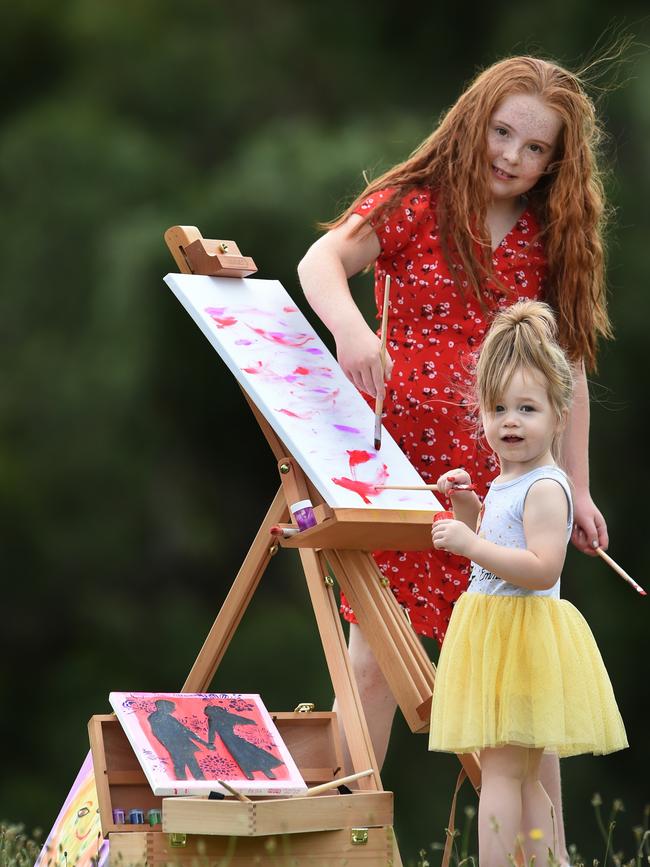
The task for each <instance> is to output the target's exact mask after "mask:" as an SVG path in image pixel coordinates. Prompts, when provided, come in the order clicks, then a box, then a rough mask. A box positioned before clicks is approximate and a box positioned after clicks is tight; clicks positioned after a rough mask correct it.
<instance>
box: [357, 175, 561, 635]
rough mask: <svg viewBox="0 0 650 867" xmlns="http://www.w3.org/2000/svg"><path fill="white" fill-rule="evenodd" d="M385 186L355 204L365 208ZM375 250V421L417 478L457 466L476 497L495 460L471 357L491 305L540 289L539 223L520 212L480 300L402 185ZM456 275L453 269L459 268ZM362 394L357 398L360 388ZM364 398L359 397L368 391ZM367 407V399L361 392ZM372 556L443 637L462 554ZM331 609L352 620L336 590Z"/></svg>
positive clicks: (418, 620) (464, 569)
mask: <svg viewBox="0 0 650 867" xmlns="http://www.w3.org/2000/svg"><path fill="white" fill-rule="evenodd" d="M390 194H391V191H390V190H383V191H380V192H378V193H374V194H373V195H372V196H370V197H369V198H368V199H366V200H365V201H364V202H362V204H361V205H359V207H358V208H357V209H356V213H358V214H361V215H362V216H365V215H366V214H368V213H369V212H372V210H373V209H374V208H375V207H376V206H377V205H378V204H379V203H380V202H381V201H383V200H385V199H386V198H387V197H389V196H390ZM373 227H374V229H375V232H376V233H377V237H378V239H379V243H380V245H381V253H380V255H379V257H378V259H377V262H376V265H375V299H376V303H377V309H378V314H377V318H378V319H380V318H381V312H382V311H381V309H380V307H381V305H382V303H383V294H384V280H385V277H386V275H387V274H389V275H390V278H391V289H390V302H389V303H390V310H389V316H388V350H389V352H390V355H391V358H392V359H393V361H394V367H393V373H392V377H391V380H390V382H389V383H388V386H387V390H386V397H385V400H384V418H383V424H384V427H385V428H386V430H388V431H389V432H390V434H391V435H392V437H393V438H394V439H395V441H396V442H397V443H398V445H399V446H400V448H401V449H402V451H403V452H404V453H405V454H406V456H407V457H408V459H409V460H410V461H411V463H412V464H413V465H414V466H415V467H416V469H417V470H418V472H419V473H420V475H421V476H422V478H423V479H424V480H425V481H426V482H430V483H431V482H435V481H436V480H437V479H438V477H439V476H440V475H441V474H442V473H444V472H446V471H447V470H449V469H452V468H456V467H463V468H464V469H466V470H467V471H468V472H469V474H470V475H471V477H472V481H473V482H474V483H475V484H476V486H477V493H478V494H479V496H480V497H481V498H482V497H484V496H485V494H486V492H487V488H488V485H489V483H490V482H491V481H492V479H493V478H494V477H495V476H496V475H497V471H498V464H497V461H496V458H495V456H494V455H493V454H492V452H491V451H490V450H489V448H488V447H487V445H486V444H484V443H482V442H480V441H479V440H478V438H477V435H476V426H475V419H474V417H473V415H472V412H471V410H470V409H469V408H468V406H467V397H466V396H467V393H468V389H469V387H470V386H471V382H472V380H471V374H470V370H471V365H472V359H473V357H474V356H475V353H476V350H477V349H478V347H479V346H480V344H481V342H482V340H483V338H484V336H485V333H486V330H487V328H488V327H489V324H490V321H491V318H492V316H493V315H494V313H495V312H497V311H498V310H500V309H503V308H504V307H507V306H509V305H510V304H513V303H514V302H515V301H518V300H522V299H539V298H540V297H541V296H542V295H543V285H544V280H545V276H546V257H545V254H544V249H543V246H542V243H541V242H540V241H539V240H538V236H539V234H540V226H539V223H538V222H537V220H536V219H535V217H534V216H533V214H532V212H531V211H530V210H525V211H524V213H523V214H522V215H521V217H520V218H519V220H518V221H517V223H516V224H515V226H514V227H513V228H512V229H511V231H510V232H509V233H508V234H507V235H506V237H505V238H504V239H503V240H502V241H501V243H500V244H499V246H498V247H497V248H496V250H495V251H494V253H493V258H492V264H493V267H494V272H495V274H496V275H497V277H498V282H497V281H494V280H486V281H485V283H484V286H483V289H482V294H483V300H484V304H483V306H482V305H481V304H479V302H478V300H477V298H476V295H475V294H474V292H473V290H472V289H471V288H469V287H467V288H466V289H465V292H464V295H463V294H461V292H460V291H459V290H458V288H457V287H456V286H455V284H454V281H453V279H452V277H451V273H450V271H449V268H448V266H447V263H446V262H445V259H444V255H443V252H442V249H441V246H440V239H439V235H438V226H437V219H436V209H435V198H434V196H433V195H432V193H431V192H430V191H429V190H426V189H414V190H411V192H409V193H408V194H407V195H406V196H404V198H403V199H402V201H401V203H400V205H399V206H398V208H397V209H396V210H395V211H393V212H392V213H391V214H390V215H389V216H388V218H386V219H381V220H379V222H378V223H376V224H373ZM459 274H460V276H461V279H462V274H463V272H462V271H459ZM366 397H367V396H366ZM368 399H369V398H368ZM369 402H370V404H371V406H373V407H374V400H370V399H369ZM373 556H374V558H375V560H376V562H377V565H378V566H379V568H380V570H381V572H382V574H383V575H384V576H386V577H387V578H388V579H389V581H390V585H391V588H392V590H393V593H394V594H395V596H396V597H397V600H398V602H399V603H400V604H401V605H402V606H403V607H404V608H405V609H406V610H407V612H408V614H409V617H410V620H411V623H412V624H413V627H414V629H415V630H416V632H417V633H418V634H420V635H427V636H429V637H433V638H436V639H437V640H438V641H439V642H440V643H442V640H443V638H444V636H445V631H446V629H447V624H448V623H449V618H450V616H451V610H452V606H453V603H454V602H455V601H456V599H458V597H459V596H460V594H461V593H462V592H463V590H465V588H466V587H467V581H468V574H469V568H468V567H469V562H468V561H467V560H465V559H464V558H461V557H457V556H455V555H453V554H448V553H445V552H442V551H436V550H435V549H433V548H432V549H430V550H428V551H376V552H374V555H373ZM341 612H342V614H343V616H344V617H345V619H346V620H349V621H350V622H356V620H355V618H354V614H353V612H352V610H351V609H350V607H349V606H348V604H347V602H346V600H345V597H344V596H342V597H341Z"/></svg>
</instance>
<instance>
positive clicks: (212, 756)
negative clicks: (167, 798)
mask: <svg viewBox="0 0 650 867" xmlns="http://www.w3.org/2000/svg"><path fill="white" fill-rule="evenodd" d="M109 698H110V701H111V705H112V706H113V709H114V710H115V712H116V714H117V716H118V718H119V720H120V723H121V724H122V727H123V728H124V731H125V733H126V735H127V737H128V738H129V741H130V743H131V746H132V747H133V749H134V751H135V753H136V755H137V756H138V759H139V761H140V763H141V765H142V767H143V770H144V771H145V774H146V775H147V779H148V780H149V783H150V785H151V787H152V789H153V791H154V793H155V794H159V795H165V794H170V795H174V794H177V795H184V794H201V793H203V794H205V793H206V792H209V791H213V790H216V791H219V785H218V783H217V782H216V781H217V780H220V779H222V780H226V781H227V782H230V783H232V785H233V786H234V787H235V788H237V789H238V790H239V791H241V792H242V793H244V794H249V793H252V794H259V795H268V794H292V793H295V794H299V793H300V792H302V791H304V789H305V785H304V782H303V781H302V778H301V777H300V773H299V772H298V769H297V767H296V766H295V763H294V762H293V760H292V758H291V756H290V754H289V752H288V750H287V749H286V747H285V745H284V744H283V742H282V739H281V738H280V735H279V733H278V731H277V729H276V728H275V726H274V724H273V722H272V720H271V718H270V716H269V714H268V711H267V710H266V708H265V707H264V705H263V704H262V702H261V699H260V697H259V696H258V695H251V694H223V693H205V694H189V693H111V695H110V697H109Z"/></svg>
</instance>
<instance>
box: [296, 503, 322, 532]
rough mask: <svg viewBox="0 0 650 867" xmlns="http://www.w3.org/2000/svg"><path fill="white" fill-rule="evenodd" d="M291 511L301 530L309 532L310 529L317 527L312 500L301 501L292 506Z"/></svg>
mask: <svg viewBox="0 0 650 867" xmlns="http://www.w3.org/2000/svg"><path fill="white" fill-rule="evenodd" d="M290 509H291V514H292V515H293V517H294V518H295V521H296V524H297V525H298V529H299V530H308V529H309V527H315V526H316V516H315V515H314V509H313V507H312V504H311V500H299V501H298V502H297V503H294V504H293V506H290Z"/></svg>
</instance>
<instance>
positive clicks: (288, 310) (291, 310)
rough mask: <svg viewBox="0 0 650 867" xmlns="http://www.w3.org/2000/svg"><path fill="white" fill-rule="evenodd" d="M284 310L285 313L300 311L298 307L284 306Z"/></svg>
mask: <svg viewBox="0 0 650 867" xmlns="http://www.w3.org/2000/svg"><path fill="white" fill-rule="evenodd" d="M282 312H283V313H298V308H297V307H283V308H282Z"/></svg>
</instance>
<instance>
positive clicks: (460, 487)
mask: <svg viewBox="0 0 650 867" xmlns="http://www.w3.org/2000/svg"><path fill="white" fill-rule="evenodd" d="M374 487H375V488H376V490H378V491H437V490H438V485H375V486H374ZM474 490H476V488H475V486H474V485H454V486H453V488H452V489H451V492H453V491H474Z"/></svg>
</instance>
